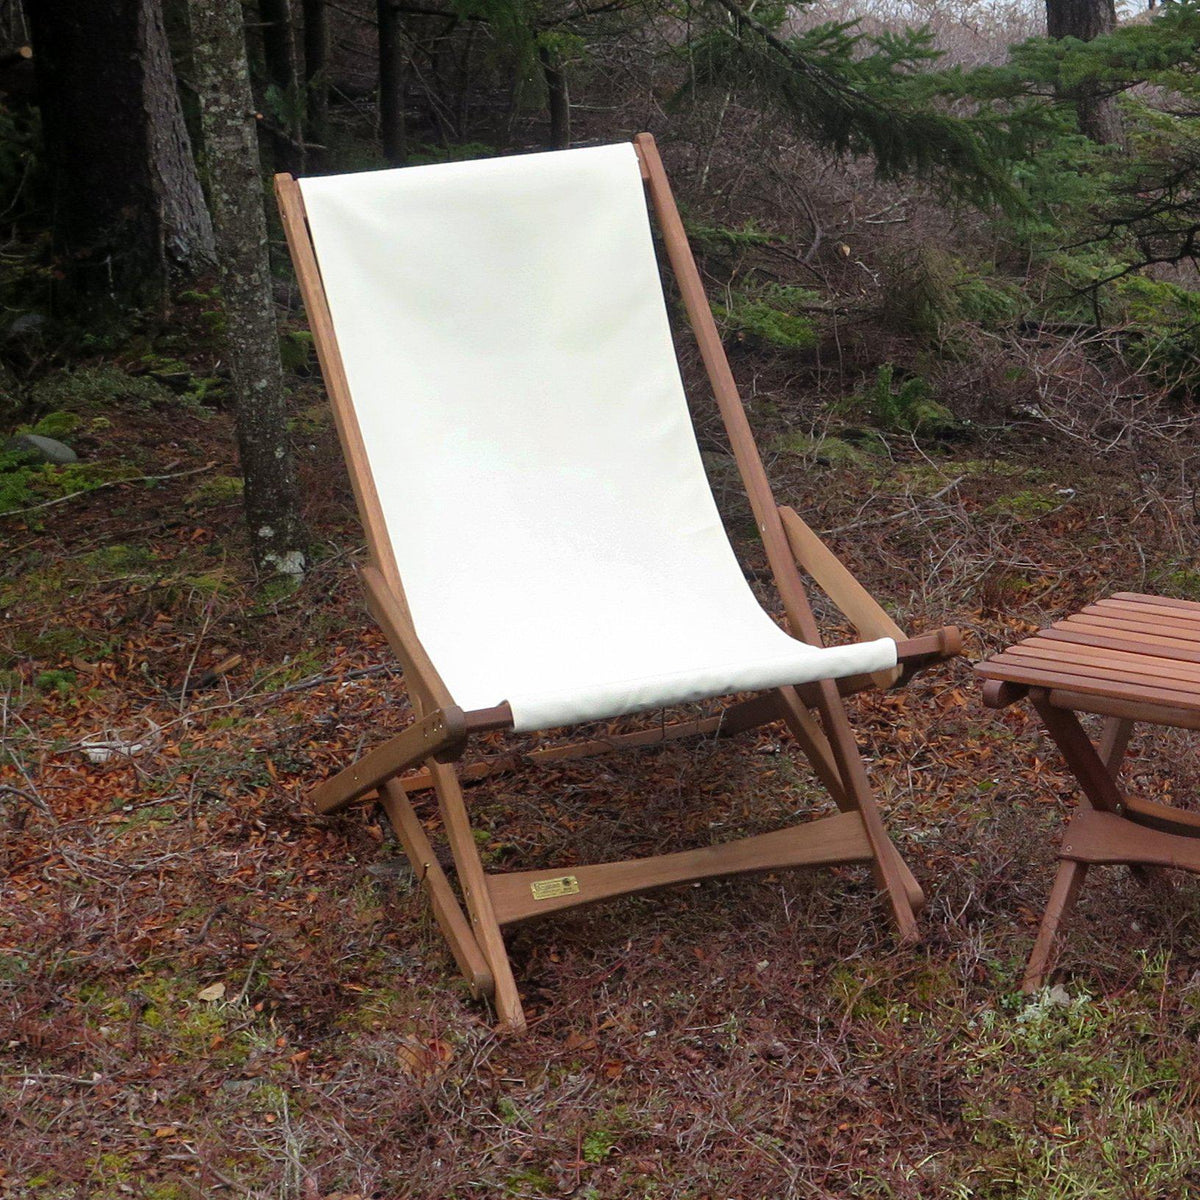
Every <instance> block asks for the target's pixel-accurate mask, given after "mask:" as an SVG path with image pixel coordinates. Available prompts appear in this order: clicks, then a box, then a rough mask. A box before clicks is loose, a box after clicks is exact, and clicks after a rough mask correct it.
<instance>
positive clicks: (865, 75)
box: [677, 0, 1014, 203]
mask: <svg viewBox="0 0 1200 1200" xmlns="http://www.w3.org/2000/svg"><path fill="white" fill-rule="evenodd" d="M790 12H791V7H790V6H789V5H786V4H781V3H771V4H767V5H759V6H757V7H756V8H755V9H754V12H753V13H751V12H750V11H748V10H747V9H745V8H743V7H741V6H740V5H739V4H738V3H737V0H710V3H709V4H708V5H707V6H706V7H705V8H704V9H702V10H700V16H701V17H702V18H703V20H702V21H701V23H700V28H701V32H700V33H699V34H697V35H695V36H694V37H692V38H691V39H690V40H689V41H688V43H687V44H686V46H685V48H684V52H685V53H686V55H687V57H688V79H687V83H686V84H685V86H684V88H683V89H682V90H681V92H680V95H679V96H678V97H677V100H679V99H683V98H689V97H691V96H695V95H698V94H700V93H702V92H705V91H711V90H720V91H732V92H735V93H737V94H740V95H743V96H745V97H746V98H747V99H750V100H753V101H754V102H756V103H757V104H759V105H760V106H762V107H764V108H774V109H775V110H777V111H780V112H782V113H783V114H785V115H786V116H787V117H788V118H789V119H790V120H791V121H792V122H793V123H794V124H795V126H796V127H797V128H798V129H799V130H800V131H801V132H803V133H804V135H805V136H807V137H808V138H810V139H811V140H812V141H813V142H814V143H815V144H816V145H817V146H819V147H820V148H822V149H823V150H826V151H828V152H831V153H833V154H835V155H866V156H870V157H871V158H872V159H873V160H874V163H875V169H876V172H877V174H878V175H879V177H880V178H883V179H896V178H899V177H903V176H910V177H916V178H920V179H923V180H927V181H929V182H931V183H933V184H935V185H937V186H938V187H940V188H941V189H942V190H943V191H945V192H947V193H949V194H952V195H954V196H958V197H966V198H969V199H972V200H975V201H980V202H995V201H999V202H1001V203H1011V202H1013V200H1014V193H1013V191H1012V189H1011V186H1010V183H1009V179H1008V174H1007V171H1006V169H1005V164H1006V163H1007V162H1008V161H1009V160H1010V159H1011V157H1012V149H1013V145H1012V144H1011V142H1010V138H1009V135H1008V132H1007V130H1006V128H1005V126H1004V125H1003V124H1002V123H1000V122H997V121H994V120H992V119H991V118H990V117H989V116H987V115H983V116H973V115H969V116H965V117H964V116H959V115H955V114H953V113H951V112H949V111H947V110H946V106H945V105H942V106H941V107H940V108H939V106H938V104H937V103H936V99H935V95H934V93H935V92H936V89H934V88H931V87H930V86H929V84H928V83H927V81H926V79H925V76H926V75H927V74H928V73H929V72H930V70H931V68H932V67H933V66H934V65H935V64H936V62H937V60H938V58H939V57H940V52H939V51H938V50H936V49H935V48H934V46H933V39H932V35H931V34H930V33H929V32H928V31H927V30H905V31H903V32H900V33H884V34H882V35H879V36H870V37H869V36H867V35H866V34H864V33H862V32H861V31H859V30H858V29H857V28H856V24H857V23H856V22H853V21H847V22H826V23H822V24H819V25H815V26H813V27H812V28H810V29H806V30H804V31H802V32H799V33H791V32H787V31H786V29H785V25H786V21H787V18H788V16H789V13H790Z"/></svg>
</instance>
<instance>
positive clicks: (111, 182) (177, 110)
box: [26, 0, 214, 298]
mask: <svg viewBox="0 0 1200 1200" xmlns="http://www.w3.org/2000/svg"><path fill="white" fill-rule="evenodd" d="M26 8H27V11H28V16H29V20H30V25H31V27H32V32H33V37H34V51H35V52H34V65H35V68H36V70H37V77H38V90H39V93H40V106H41V112H42V131H43V139H44V143H45V152H46V159H47V162H48V163H49V164H50V169H51V173H52V178H53V191H54V233H55V241H56V245H57V247H58V249H59V250H60V252H61V253H62V255H63V256H64V258H65V259H66V261H67V263H68V273H69V277H70V279H71V282H72V284H73V285H74V286H75V287H76V288H77V289H78V290H79V291H80V292H81V293H82V294H84V295H86V296H91V297H99V296H109V297H116V296H118V295H132V296H134V297H137V298H146V295H147V293H151V294H153V293H161V292H162V291H163V290H164V289H165V288H166V286H167V284H168V282H169V277H170V274H171V273H172V272H173V271H175V272H178V273H180V274H183V275H185V276H186V275H191V274H194V273H195V272H197V271H198V270H201V269H203V268H204V267H205V266H209V265H211V263H212V261H213V255H214V251H213V231H212V225H211V222H210V221H209V215H208V210H207V208H206V207H205V205H204V196H203V193H202V192H201V190H200V183H199V180H198V179H197V176H196V166H195V162H194V160H193V157H192V147H191V142H190V139H189V138H188V133H187V127H186V126H185V124H184V120H183V111H182V109H181V107H180V103H179V94H178V92H177V91H176V89H175V73H174V70H173V68H172V65H171V55H170V50H169V48H168V46H167V35H166V32H165V30H164V28H163V17H162V8H161V0H112V2H111V3H107V4H97V3H95V0H28V2H27V4H26Z"/></svg>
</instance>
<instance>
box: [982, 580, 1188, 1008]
mask: <svg viewBox="0 0 1200 1200" xmlns="http://www.w3.org/2000/svg"><path fill="white" fill-rule="evenodd" d="M975 670H976V673H977V674H978V676H979V678H980V679H981V680H982V681H983V701H984V703H985V704H987V705H988V706H989V707H991V708H1005V707H1006V706H1008V705H1010V704H1013V703H1015V702H1016V701H1018V700H1020V699H1022V698H1024V697H1026V696H1027V697H1028V698H1029V700H1030V702H1031V703H1032V705H1033V707H1034V710H1035V711H1036V712H1037V714H1038V716H1039V718H1040V719H1041V722H1042V724H1043V725H1044V726H1045V728H1046V732H1047V733H1049V735H1050V737H1051V738H1052V739H1053V741H1054V743H1055V745H1056V746H1058V748H1059V750H1060V751H1061V752H1062V755H1063V758H1064V759H1065V760H1066V764H1067V766H1068V767H1069V768H1070V770H1071V772H1072V774H1074V776H1075V778H1076V780H1077V781H1078V783H1079V787H1080V791H1081V792H1082V793H1083V795H1082V797H1081V800H1080V807H1079V809H1078V810H1077V811H1076V813H1075V814H1074V816H1072V818H1071V820H1070V822H1069V823H1068V825H1067V828H1066V829H1065V830H1064V832H1063V838H1062V845H1061V847H1060V849H1059V855H1058V857H1059V863H1058V874H1057V876H1056V878H1055V881H1054V886H1053V888H1052V890H1051V892H1050V898H1049V899H1048V900H1047V902H1046V910H1045V912H1044V914H1043V916H1042V923H1041V928H1040V929H1039V931H1038V936H1037V940H1036V941H1035V942H1034V946H1033V951H1032V953H1031V954H1030V956H1029V964H1028V966H1027V967H1026V969H1025V980H1024V984H1023V987H1024V990H1025V991H1026V992H1034V991H1037V989H1038V988H1040V987H1041V986H1042V984H1043V983H1044V982H1045V979H1046V975H1047V973H1048V972H1049V970H1050V968H1051V967H1052V966H1053V963H1054V956H1055V950H1056V944H1057V940H1058V936H1059V933H1060V931H1061V927H1062V924H1063V922H1064V921H1065V920H1066V918H1067V916H1068V915H1069V914H1070V912H1071V910H1072V909H1073V908H1074V906H1075V902H1076V900H1077V899H1078V896H1079V892H1080V889H1081V888H1082V887H1083V883H1084V880H1085V878H1086V877H1087V873H1088V868H1089V867H1091V866H1096V865H1100V864H1116V865H1124V866H1128V867H1130V868H1132V869H1133V871H1134V872H1135V874H1136V876H1137V877H1138V878H1139V879H1140V880H1141V881H1143V882H1153V883H1155V884H1157V885H1159V887H1160V888H1162V887H1165V886H1167V885H1168V883H1169V880H1168V878H1167V877H1165V876H1164V875H1163V874H1162V872H1163V870H1164V869H1165V868H1168V867H1175V868H1179V869H1181V870H1185V871H1194V872H1200V814H1198V813H1195V812H1190V811H1188V810H1186V809H1180V808H1174V807H1172V806H1171V805H1167V804H1160V803H1158V802H1157V801H1154V800H1147V799H1145V798H1143V797H1140V796H1133V795H1127V794H1126V793H1125V792H1124V790H1123V789H1122V788H1121V785H1120V783H1119V780H1118V776H1119V774H1120V770H1121V763H1122V762H1123V760H1124V758H1125V752H1126V749H1127V747H1128V745H1129V739H1130V736H1131V735H1132V733H1133V728H1134V725H1135V723H1136V722H1138V721H1142V722H1146V723H1149V724H1152V725H1163V726H1168V727H1174V728H1178V729H1200V604H1196V603H1195V602H1193V601H1189V600H1171V599H1168V598H1166V597H1163V596H1146V595H1141V594H1139V593H1136V592H1118V593H1117V594H1116V595H1114V596H1110V597H1108V598H1107V599H1104V600H1100V601H1098V602H1097V603H1095V604H1090V605H1088V606H1087V607H1086V608H1085V609H1083V610H1082V611H1081V612H1078V613H1074V614H1073V615H1071V616H1069V617H1067V618H1066V619H1065V620H1062V621H1057V622H1055V624H1053V625H1051V626H1050V627H1049V628H1048V629H1043V630H1042V631H1041V632H1039V633H1036V634H1034V635H1033V636H1032V637H1028V638H1025V639H1024V640H1022V641H1020V642H1017V643H1016V644H1015V645H1013V646H1010V647H1009V648H1008V649H1007V650H1004V651H1002V652H1001V653H1000V654H997V655H994V656H993V657H992V658H989V659H988V660H987V661H985V662H982V663H979V664H978V666H977V667H976V668H975ZM1078 713H1094V714H1097V715H1099V716H1102V717H1103V718H1104V723H1103V726H1102V729H1101V733H1100V737H1099V739H1098V740H1097V741H1096V742H1093V741H1092V739H1091V738H1089V737H1088V735H1087V733H1086V732H1085V730H1084V728H1083V726H1082V724H1081V723H1080V720H1079V717H1078V716H1077V714H1078Z"/></svg>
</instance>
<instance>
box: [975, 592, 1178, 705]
mask: <svg viewBox="0 0 1200 1200" xmlns="http://www.w3.org/2000/svg"><path fill="white" fill-rule="evenodd" d="M975 671H976V674H977V675H978V676H979V677H980V678H981V679H985V680H988V679H994V680H1000V681H1002V682H1007V683H1012V684H1017V685H1023V686H1026V687H1034V688H1045V689H1048V690H1050V691H1051V692H1052V693H1053V692H1062V693H1069V694H1070V696H1071V698H1072V702H1071V704H1070V707H1078V708H1085V705H1084V704H1081V703H1076V702H1075V701H1076V700H1077V699H1083V698H1085V697H1094V698H1096V699H1097V700H1101V701H1116V702H1120V703H1124V704H1147V705H1153V706H1157V707H1169V708H1175V709H1183V710H1187V711H1188V712H1191V713H1200V604H1197V603H1195V602H1194V601H1191V600H1170V599H1167V598H1166V597H1164V596H1143V595H1139V594H1137V593H1135V592H1118V593H1117V594H1116V595H1114V596H1111V597H1109V598H1108V599H1106V600H1100V601H1098V602H1097V603H1095V604H1089V605H1088V606H1087V608H1085V609H1083V610H1082V611H1081V612H1078V613H1075V614H1074V615H1073V616H1070V617H1067V618H1066V619H1065V620H1063V621H1057V622H1055V624H1053V625H1051V626H1050V627H1049V628H1048V629H1043V630H1041V631H1040V632H1039V633H1035V634H1034V635H1033V636H1032V637H1028V638H1025V639H1024V640H1023V641H1020V642H1017V643H1016V644H1015V645H1013V646H1010V647H1009V648H1008V649H1007V650H1004V651H1002V652H1001V653H1000V654H997V655H995V656H994V657H992V658H989V659H987V660H986V661H984V662H981V663H980V664H979V665H978V666H977V667H976V668H975ZM1052 698H1054V697H1052ZM1086 707H1090V706H1086ZM1091 711H1097V712H1103V711H1106V709H1105V707H1104V706H1102V705H1098V706H1096V707H1095V708H1092V709H1091ZM1189 724H1190V722H1189Z"/></svg>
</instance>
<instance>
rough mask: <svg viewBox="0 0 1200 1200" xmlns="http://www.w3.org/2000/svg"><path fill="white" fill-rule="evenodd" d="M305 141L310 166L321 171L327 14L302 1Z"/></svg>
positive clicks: (321, 2)
mask: <svg viewBox="0 0 1200 1200" xmlns="http://www.w3.org/2000/svg"><path fill="white" fill-rule="evenodd" d="M304 89H305V95H304V118H305V119H304V140H305V141H306V142H307V143H309V145H308V159H309V164H310V166H311V167H312V168H314V169H316V170H323V169H324V167H325V164H326V162H327V161H328V156H329V10H328V9H327V8H326V7H325V0H304Z"/></svg>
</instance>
